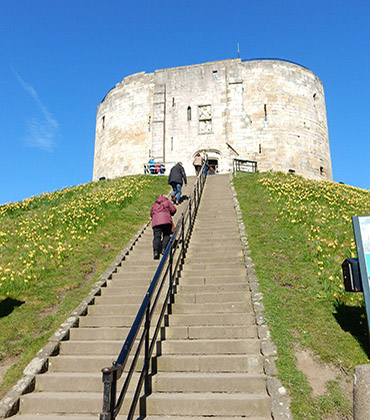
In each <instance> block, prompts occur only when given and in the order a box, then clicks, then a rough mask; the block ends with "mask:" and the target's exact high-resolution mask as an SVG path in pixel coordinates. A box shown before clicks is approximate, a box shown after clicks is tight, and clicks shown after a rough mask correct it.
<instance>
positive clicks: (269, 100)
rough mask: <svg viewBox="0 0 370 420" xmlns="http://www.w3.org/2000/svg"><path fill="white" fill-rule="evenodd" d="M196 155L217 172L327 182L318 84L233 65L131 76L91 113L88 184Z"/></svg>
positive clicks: (256, 63) (304, 73)
mask: <svg viewBox="0 0 370 420" xmlns="http://www.w3.org/2000/svg"><path fill="white" fill-rule="evenodd" d="M203 150H205V151H206V153H207V155H208V158H209V160H210V162H211V164H212V165H214V166H215V167H216V168H217V170H218V172H220V173H225V172H228V171H231V170H232V162H233V159H234V158H240V159H249V160H254V161H257V165H258V166H257V167H258V170H259V171H261V172H263V171H268V170H274V171H283V172H288V171H289V170H294V171H295V172H296V173H297V174H299V175H302V176H304V177H306V178H309V179H316V180H322V179H325V180H331V179H332V169H331V158H330V149H329V138H328V127H327V119H326V109H325V97H324V90H323V86H322V83H321V81H320V80H319V79H318V77H317V76H315V75H314V74H313V73H312V72H311V71H310V70H308V69H307V68H305V67H302V66H300V65H298V64H294V63H291V62H287V61H281V60H250V61H242V60H240V59H233V60H224V61H215V62H210V63H204V64H198V65H192V66H185V67H176V68H169V69H164V70H156V71H155V72H154V73H149V74H146V73H145V72H142V73H137V74H134V75H131V76H128V77H126V78H125V79H124V80H123V81H122V82H121V83H118V84H117V85H116V86H115V87H114V88H113V89H112V90H111V91H109V92H108V94H107V95H106V96H105V98H104V99H103V101H102V102H101V104H100V105H99V107H98V112H97V119H96V137H95V156H94V174H93V179H94V180H98V179H99V178H100V177H106V178H114V177H117V176H122V175H129V174H140V173H143V164H144V163H147V162H148V160H149V158H150V157H154V158H155V159H156V160H157V161H158V162H164V163H165V164H166V168H167V170H168V169H169V168H170V167H171V166H172V165H173V164H174V163H175V162H177V161H180V160H181V161H182V162H183V165H184V167H185V170H186V172H187V173H188V174H193V173H194V170H193V167H192V161H193V159H194V156H195V154H196V153H197V152H199V151H203Z"/></svg>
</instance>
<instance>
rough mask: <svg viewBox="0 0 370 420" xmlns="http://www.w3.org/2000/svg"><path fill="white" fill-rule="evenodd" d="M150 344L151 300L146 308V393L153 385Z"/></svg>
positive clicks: (146, 393)
mask: <svg viewBox="0 0 370 420" xmlns="http://www.w3.org/2000/svg"><path fill="white" fill-rule="evenodd" d="M146 294H147V296H149V292H147V293H146ZM149 299H150V298H149ZM149 345H150V300H149V303H148V306H147V308H146V313H145V356H144V357H145V359H144V369H145V379H144V384H145V385H144V387H145V388H144V389H145V395H149V394H151V392H152V387H151V383H150V378H149V363H150V355H149Z"/></svg>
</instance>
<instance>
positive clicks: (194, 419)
mask: <svg viewBox="0 0 370 420" xmlns="http://www.w3.org/2000/svg"><path fill="white" fill-rule="evenodd" d="M145 418H146V419H147V420H164V419H165V420H207V419H208V418H209V417H207V416H205V417H203V416H201V417H200V416H176V415H174V416H168V415H166V416H165V417H163V416H156V415H150V416H146V417H145ZM212 419H213V420H246V417H245V416H233V417H225V416H212ZM25 420H28V419H25ZM40 420H44V419H40ZM45 420H51V419H45ZM55 420H63V419H55ZM66 420H69V419H66ZM83 420H84V419H83ZM87 420H88V419H87ZM137 420H140V419H137ZM248 420H272V417H271V415H269V416H264V417H255V416H253V417H248Z"/></svg>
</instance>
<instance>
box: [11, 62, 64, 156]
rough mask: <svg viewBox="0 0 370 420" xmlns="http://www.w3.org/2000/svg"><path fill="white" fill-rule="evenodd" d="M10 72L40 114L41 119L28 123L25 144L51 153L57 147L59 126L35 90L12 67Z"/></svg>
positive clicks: (33, 119) (34, 119)
mask: <svg viewBox="0 0 370 420" xmlns="http://www.w3.org/2000/svg"><path fill="white" fill-rule="evenodd" d="M12 70H13V73H14V74H15V76H16V78H17V80H18V82H19V83H20V85H21V86H22V87H23V88H24V90H25V91H26V92H27V93H28V94H29V95H30V96H31V98H32V99H33V100H34V101H35V102H36V104H37V106H38V108H39V110H40V111H41V114H42V118H32V119H31V120H30V121H28V134H27V135H26V142H27V144H28V145H29V146H31V147H37V148H40V149H43V150H48V151H52V150H53V149H54V148H55V147H56V145H57V138H58V133H59V124H58V122H57V121H56V119H55V118H54V117H53V116H52V115H51V114H50V112H49V111H48V109H47V108H46V106H45V105H44V104H43V103H42V102H41V100H40V98H39V96H38V94H37V92H36V90H35V89H34V88H33V87H32V86H31V85H29V84H28V83H26V82H25V81H24V80H23V79H22V77H21V76H20V75H19V73H18V72H17V71H16V70H15V69H14V68H13V67H12Z"/></svg>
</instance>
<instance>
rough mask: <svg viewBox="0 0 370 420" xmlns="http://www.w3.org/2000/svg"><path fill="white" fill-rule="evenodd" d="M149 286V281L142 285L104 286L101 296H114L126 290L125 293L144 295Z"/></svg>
mask: <svg viewBox="0 0 370 420" xmlns="http://www.w3.org/2000/svg"><path fill="white" fill-rule="evenodd" d="M148 287H149V283H148V284H143V285H142V286H136V285H129V284H127V285H126V286H123V287H114V286H109V287H103V288H102V289H101V296H112V295H113V296H114V295H117V294H119V293H122V292H124V293H125V295H136V296H138V295H141V296H144V294H145V293H146V291H147V290H148Z"/></svg>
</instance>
